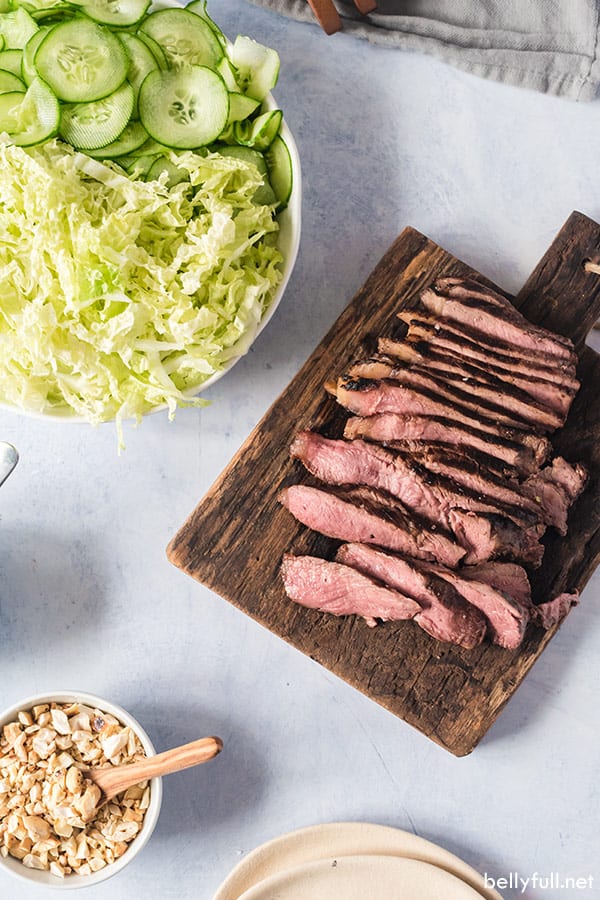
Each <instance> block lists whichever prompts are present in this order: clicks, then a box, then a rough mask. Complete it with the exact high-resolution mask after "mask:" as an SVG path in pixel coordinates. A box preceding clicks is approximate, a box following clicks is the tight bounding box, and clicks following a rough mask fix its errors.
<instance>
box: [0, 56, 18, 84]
mask: <svg viewBox="0 0 600 900" xmlns="http://www.w3.org/2000/svg"><path fill="white" fill-rule="evenodd" d="M22 61H23V51H22V50H0V69H2V71H3V72H12V74H13V75H16V76H17V78H21V63H22Z"/></svg>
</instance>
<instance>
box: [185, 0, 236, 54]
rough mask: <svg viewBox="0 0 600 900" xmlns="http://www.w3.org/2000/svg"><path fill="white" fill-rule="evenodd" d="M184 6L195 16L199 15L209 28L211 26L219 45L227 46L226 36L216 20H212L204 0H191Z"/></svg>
mask: <svg viewBox="0 0 600 900" xmlns="http://www.w3.org/2000/svg"><path fill="white" fill-rule="evenodd" d="M185 8H186V10H187V11H188V12H191V13H194V15H195V16H200V18H201V19H204V21H205V22H206V24H207V25H208V26H209V28H212V30H213V31H214V33H215V36H216V38H217V40H218V41H219V43H220V44H221V46H222V47H226V46H227V38H226V37H225V35H224V34H223V32H222V31H221V29H220V28H219V26H218V25H217V24H216V22H213V20H212V19H211V17H210V16H209V14H208V13H207V11H206V0H192V2H191V3H188V4H186V7H185Z"/></svg>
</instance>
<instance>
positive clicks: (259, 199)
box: [217, 144, 279, 206]
mask: <svg viewBox="0 0 600 900" xmlns="http://www.w3.org/2000/svg"><path fill="white" fill-rule="evenodd" d="M217 153H220V154H221V156H233V157H234V158H235V159H242V160H243V161H244V162H247V163H251V164H252V165H253V166H256V168H257V169H258V172H259V174H260V175H262V179H263V183H262V184H261V185H260V186H259V187H258V188H257V189H256V191H255V192H254V197H253V198H252V199H253V200H254V202H255V203H256V204H258V205H259V206H271V204H273V203H277V201H278V199H279V198H278V197H277V196H276V195H275V192H274V190H273V188H272V187H271V185H270V183H269V170H268V168H267V163H266V161H265V158H264V156H263V155H262V153H260V152H259V151H258V150H253V149H252V147H239V146H235V145H234V146H230V145H227V144H224V145H222V146H220V147H218V148H217Z"/></svg>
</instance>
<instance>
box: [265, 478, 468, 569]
mask: <svg viewBox="0 0 600 900" xmlns="http://www.w3.org/2000/svg"><path fill="white" fill-rule="evenodd" d="M380 499H381V498H380V497H379V496H378V495H377V492H375V491H371V492H370V496H369V495H367V494H366V493H365V492H360V491H354V492H353V491H338V492H336V493H334V492H333V491H331V490H322V489H319V488H314V487H310V486H309V485H305V484H294V485H291V486H290V487H288V488H284V490H283V491H281V493H280V495H279V500H280V502H281V503H283V505H284V506H285V507H287V509H289V511H290V512H291V514H292V515H293V516H294V517H295V518H296V519H298V521H299V522H302V524H303V525H306V526H307V527H308V528H312V529H313V531H318V532H320V533H321V534H325V535H327V536H328V537H331V538H335V539H337V540H341V541H358V542H360V543H366V544H379V545H380V546H381V547H388V548H389V549H390V550H399V551H401V552H403V553H406V554H408V555H409V556H415V557H417V558H418V559H429V560H437V561H438V562H443V563H444V565H447V566H450V567H453V566H456V565H458V563H459V562H460V560H461V559H462V558H463V556H464V555H465V551H464V549H463V548H462V547H460V546H459V545H458V544H457V543H455V542H454V541H453V540H452V538H451V537H450V536H449V535H446V534H444V533H442V531H441V530H438V531H434V530H433V529H432V528H430V527H427V526H426V525H425V523H423V522H421V521H419V520H417V519H415V518H414V517H412V516H410V515H408V513H407V512H404V511H403V510H402V505H401V504H400V503H398V502H396V504H395V507H394V508H392V507H391V506H390V505H389V504H386V503H385V502H379V501H380Z"/></svg>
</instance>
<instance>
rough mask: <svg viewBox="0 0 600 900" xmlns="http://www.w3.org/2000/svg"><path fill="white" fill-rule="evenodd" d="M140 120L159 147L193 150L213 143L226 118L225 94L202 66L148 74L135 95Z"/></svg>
mask: <svg viewBox="0 0 600 900" xmlns="http://www.w3.org/2000/svg"><path fill="white" fill-rule="evenodd" d="M138 103H139V112H140V120H141V122H142V124H143V126H144V128H145V129H146V131H147V132H148V134H149V135H150V136H151V137H153V138H154V139H155V140H157V141H159V142H160V143H161V144H165V145H166V146H168V147H173V148H175V149H179V150H193V149H194V148H196V147H203V146H205V145H206V144H210V143H212V141H214V140H216V139H217V137H218V136H219V135H220V133H221V132H222V131H223V128H224V127H225V124H226V122H227V116H228V115H229V94H228V92H227V88H226V87H225V84H224V82H223V79H222V78H221V77H220V75H217V73H216V72H213V71H212V69H209V68H207V67H206V66H187V67H186V68H184V69H172V70H170V71H168V72H161V71H156V72H150V74H149V75H147V76H146V78H145V80H144V83H143V84H142V87H141V90H140V95H139V100H138Z"/></svg>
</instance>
